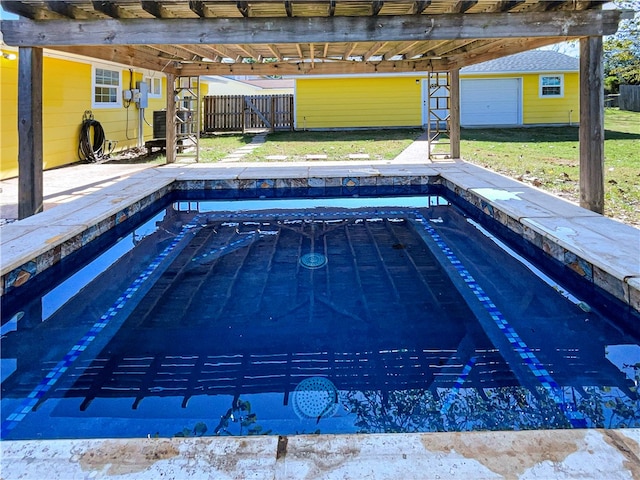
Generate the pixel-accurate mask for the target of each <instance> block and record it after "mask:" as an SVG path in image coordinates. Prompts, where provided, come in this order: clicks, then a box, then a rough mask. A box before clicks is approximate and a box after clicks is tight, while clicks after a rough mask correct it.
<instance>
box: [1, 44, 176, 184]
mask: <svg viewBox="0 0 640 480" xmlns="http://www.w3.org/2000/svg"><path fill="white" fill-rule="evenodd" d="M1 66H2V69H1V71H0V74H1V76H0V88H1V89H2V90H1V93H2V95H1V99H0V102H1V103H0V106H1V107H2V112H1V114H0V121H1V123H0V140H1V142H0V155H1V157H0V178H2V179H5V178H11V177H15V176H17V175H18V122H17V105H18V85H17V79H18V61H17V60H14V61H8V60H6V59H4V58H3V59H2V65H1ZM99 67H100V68H107V69H110V70H118V71H120V72H121V77H120V80H121V86H122V88H123V89H128V88H129V69H128V67H124V66H117V65H112V64H109V65H99ZM156 75H160V74H159V73H156ZM92 80H93V66H92V64H91V63H90V62H89V60H87V61H82V60H77V61H76V60H73V59H67V58H58V57H52V56H49V55H47V52H46V51H45V57H44V60H43V92H42V97H43V99H42V117H43V118H42V122H43V168H45V169H49V168H53V167H59V166H62V165H67V164H70V163H74V162H77V161H79V160H80V158H79V156H78V143H79V137H80V127H81V125H82V119H83V115H84V112H85V111H86V110H91V111H92V112H93V115H94V118H95V120H97V121H98V122H100V124H101V125H102V128H103V129H104V132H105V138H106V139H107V140H111V141H113V142H114V143H116V142H117V143H116V150H115V151H116V152H117V151H119V150H123V149H127V148H131V147H135V146H136V145H137V143H138V140H137V135H138V121H139V114H138V112H139V110H138V108H137V107H136V106H135V104H133V103H132V104H131V105H130V106H129V108H125V107H124V104H125V103H126V102H123V106H122V107H115V108H112V107H109V108H94V107H92V96H93V88H92V86H93V83H92ZM140 80H143V72H139V71H134V72H133V87H134V88H135V87H136V82H137V81H140ZM165 98H166V79H165V78H164V76H163V78H162V96H161V97H160V98H149V106H148V108H147V109H145V120H146V122H144V123H143V126H144V127H143V128H144V130H143V134H144V139H143V141H144V140H149V139H151V138H152V137H153V128H152V126H151V124H152V123H153V111H154V110H161V109H164V108H165V107H166V102H165ZM147 123H148V124H149V125H147Z"/></svg>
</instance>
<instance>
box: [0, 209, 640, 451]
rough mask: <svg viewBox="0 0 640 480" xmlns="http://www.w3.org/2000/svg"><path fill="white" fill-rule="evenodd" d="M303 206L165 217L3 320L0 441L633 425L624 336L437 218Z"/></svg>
mask: <svg viewBox="0 0 640 480" xmlns="http://www.w3.org/2000/svg"><path fill="white" fill-rule="evenodd" d="M269 202H270V203H269ZM305 202H307V203H305ZM305 202H303V201H300V202H297V201H294V200H280V201H277V200H273V201H268V202H267V201H254V202H244V203H240V202H227V203H222V202H204V201H203V202H177V203H175V204H173V205H171V206H169V207H167V208H166V209H163V210H162V211H161V212H159V213H158V214H157V215H156V216H155V217H154V218H152V219H151V220H150V221H148V222H146V223H145V224H144V225H141V226H139V227H138V228H136V229H135V230H134V231H133V232H131V233H130V234H127V235H126V236H124V237H123V238H122V239H121V240H120V241H118V242H117V243H115V244H114V245H113V246H112V247H111V248H110V249H109V250H108V251H106V252H105V253H104V254H103V255H102V256H101V257H99V258H98V259H97V260H95V261H94V262H93V263H92V264H90V265H87V266H86V267H85V268H83V269H82V270H80V271H79V272H78V273H76V274H75V275H74V276H73V277H71V278H70V279H68V280H66V281H65V282H63V283H62V284H60V285H59V286H56V287H55V288H52V289H50V290H49V291H46V292H43V293H42V295H40V294H38V295H36V296H35V298H33V299H32V300H31V301H30V302H21V303H20V304H19V305H17V306H12V308H8V309H4V310H3V328H2V333H3V335H2V346H1V348H2V350H1V355H2V378H3V383H2V417H3V418H2V420H3V424H2V436H3V438H6V439H24V438H78V437H80V438H82V437H146V436H149V435H150V436H156V435H158V436H162V437H166V436H174V435H179V436H198V435H216V434H218V435H227V434H232V435H239V434H265V433H269V434H295V433H313V432H321V433H351V432H422V431H467V430H504V429H507V430H513V429H538V428H585V427H588V428H590V427H606V428H609V427H631V426H640V402H639V401H638V394H637V391H636V388H637V382H638V377H639V375H640V370H639V367H640V346H638V338H637V333H638V332H624V331H622V330H621V329H620V328H618V327H616V326H615V322H612V319H608V318H605V317H604V316H603V315H602V314H601V313H600V312H598V311H596V310H595V309H593V308H591V307H590V306H589V298H581V297H580V294H579V292H572V293H573V295H572V294H570V293H568V292H566V291H565V290H564V288H563V286H562V284H558V283H557V282H556V281H555V280H554V279H551V278H548V277H546V276H544V275H543V274H542V273H541V272H539V271H538V270H537V269H536V268H535V267H533V266H532V265H530V264H527V263H526V261H524V260H523V259H521V258H518V257H517V255H516V254H515V253H514V252H513V251H511V250H509V249H508V247H506V246H504V245H503V244H501V242H499V241H497V240H496V241H494V239H492V238H491V236H490V234H488V232H486V231H484V230H483V229H482V228H481V227H479V226H478V225H477V224H475V223H474V222H471V221H469V219H467V218H466V217H465V216H464V215H463V214H461V213H460V212H459V211H458V210H457V209H456V208H454V207H453V206H451V205H450V204H449V203H448V202H447V201H446V200H444V199H443V198H441V197H434V196H426V197H420V198H413V197H410V198H396V199H381V200H380V199H379V200H375V204H374V203H373V202H374V200H372V199H368V200H367V201H366V205H367V206H366V207H363V206H361V205H362V204H363V202H362V201H361V200H357V199H351V200H347V199H339V200H335V201H330V200H325V201H322V202H321V205H322V206H318V205H319V204H318V202H316V203H315V204H314V203H313V202H312V201H305ZM349 203H351V204H349ZM312 205H316V206H313V207H312ZM229 211H232V213H229ZM523 262H524V263H523Z"/></svg>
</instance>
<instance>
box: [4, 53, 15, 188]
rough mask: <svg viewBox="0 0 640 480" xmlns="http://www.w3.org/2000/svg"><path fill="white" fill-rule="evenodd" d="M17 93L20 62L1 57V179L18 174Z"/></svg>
mask: <svg viewBox="0 0 640 480" xmlns="http://www.w3.org/2000/svg"><path fill="white" fill-rule="evenodd" d="M4 51H5V50H4V49H3V52H4ZM6 52H7V53H14V52H13V51H10V50H6ZM17 91H18V61H17V60H7V59H6V58H4V57H1V56H0V179H4V178H9V177H14V176H16V175H17V174H18V162H17V158H18V134H17V132H16V124H17V121H18V97H17Z"/></svg>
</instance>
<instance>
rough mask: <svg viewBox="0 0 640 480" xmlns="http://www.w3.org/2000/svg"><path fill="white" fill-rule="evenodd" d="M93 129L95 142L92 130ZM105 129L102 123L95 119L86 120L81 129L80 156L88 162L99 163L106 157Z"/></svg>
mask: <svg viewBox="0 0 640 480" xmlns="http://www.w3.org/2000/svg"><path fill="white" fill-rule="evenodd" d="M92 128H93V141H92V138H91V129H92ZM104 142H105V136H104V129H103V128H102V125H100V122H98V121H97V120H94V119H93V118H85V119H84V120H83V121H82V126H81V127H80V144H79V145H78V155H80V158H81V159H83V160H86V161H88V162H97V161H99V160H102V159H103V157H105V153H104Z"/></svg>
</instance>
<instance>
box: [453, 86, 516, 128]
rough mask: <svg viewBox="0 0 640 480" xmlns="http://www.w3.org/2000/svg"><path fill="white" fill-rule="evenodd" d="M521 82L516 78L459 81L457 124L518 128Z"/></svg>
mask: <svg viewBox="0 0 640 480" xmlns="http://www.w3.org/2000/svg"><path fill="white" fill-rule="evenodd" d="M521 83H522V82H521V79H519V78H500V79H469V80H464V79H463V80H461V82H460V123H461V125H462V126H464V127H470V126H486V125H491V126H496V125H521V124H522V100H521V99H522V93H521V92H522V89H521Z"/></svg>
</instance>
